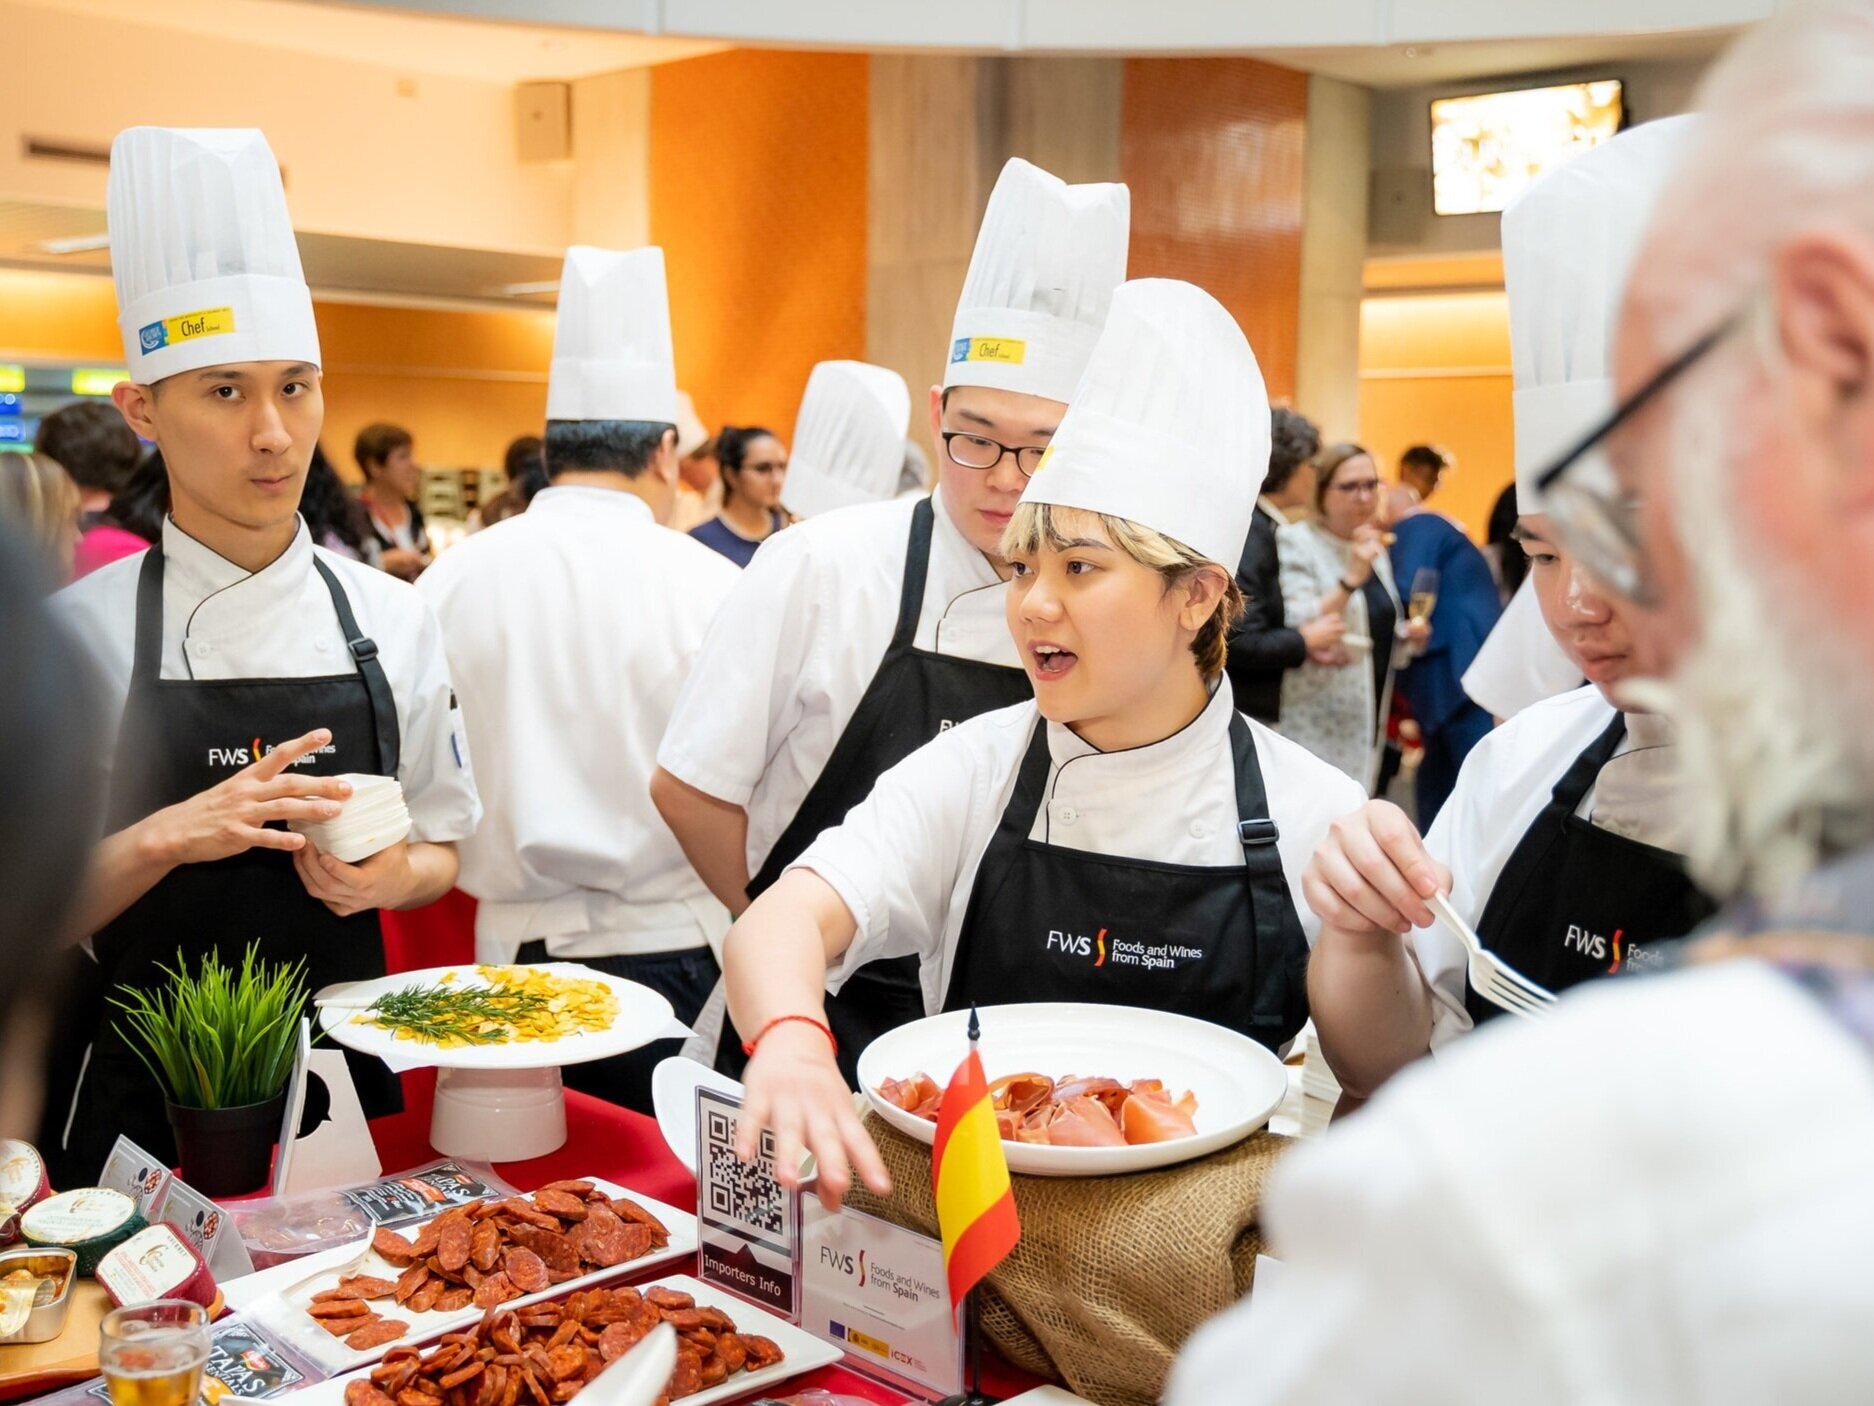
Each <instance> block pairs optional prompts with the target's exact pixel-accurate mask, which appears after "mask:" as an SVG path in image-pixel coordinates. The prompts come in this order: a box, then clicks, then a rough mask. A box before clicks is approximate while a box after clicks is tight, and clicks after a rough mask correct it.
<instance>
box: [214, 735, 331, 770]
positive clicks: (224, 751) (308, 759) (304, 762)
mask: <svg viewBox="0 0 1874 1406" xmlns="http://www.w3.org/2000/svg"><path fill="white" fill-rule="evenodd" d="M279 745H280V744H279V743H277V742H262V741H261V740H260V739H259V738H258V737H256V738H254V739H253V740H252V741H251V742H249V743H248V744H247V745H246V746H244V747H210V748H209V749H208V765H210V766H219V767H228V768H230V769H233V768H236V767H244V766H252V765H253V764H254V763H255V762H257V761H259V760H260V759H261V758H262V757H264V756H266V755H267V754H268V753H269V752H271V751H273V750H274V749H275V748H276V747H278V746H279ZM337 751H338V740H337V739H336V738H334V739H333V740H332V741H330V742H328V743H326V744H325V746H323V747H319V748H316V749H315V750H313V751H311V752H308V753H307V754H306V755H305V756H303V757H295V758H294V759H293V760H292V761H291V762H289V763H287V765H289V766H311V765H312V759H313V758H314V757H329V756H332V755H333V754H335V753H336V752H337Z"/></svg>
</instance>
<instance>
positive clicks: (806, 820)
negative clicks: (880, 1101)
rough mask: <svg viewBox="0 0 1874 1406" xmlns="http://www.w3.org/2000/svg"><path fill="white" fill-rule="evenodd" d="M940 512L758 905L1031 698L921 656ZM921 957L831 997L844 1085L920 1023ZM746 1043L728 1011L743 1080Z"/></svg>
mask: <svg viewBox="0 0 1874 1406" xmlns="http://www.w3.org/2000/svg"><path fill="white" fill-rule="evenodd" d="M936 518H937V513H936V507H935V505H934V504H933V503H932V502H931V500H930V499H929V498H925V499H923V500H921V501H920V502H919V503H918V505H917V507H916V508H915V509H914V510H913V511H912V514H911V538H910V546H909V549H908V550H907V552H906V554H905V563H904V582H903V585H902V587H901V589H900V592H899V598H898V624H897V628H896V629H895V630H894V631H893V633H892V637H891V644H890V645H889V646H888V647H887V648H886V650H885V657H884V658H883V659H881V660H880V661H879V666H878V671H877V672H876V673H875V674H873V675H872V682H871V683H870V684H868V685H867V686H866V690H865V694H864V696H863V697H861V698H860V700H859V706H858V708H857V709H855V710H854V712H853V715H852V717H851V719H850V720H849V721H848V722H847V724H846V727H845V730H844V731H843V732H841V733H840V735H839V741H838V742H837V743H836V744H835V745H834V747H833V754H832V756H830V757H828V758H827V762H826V766H825V768H824V769H823V770H822V771H821V772H820V775H819V778H818V779H817V780H816V781H815V782H814V783H813V787H812V789H811V790H809V791H808V792H807V795H806V799H804V800H803V801H802V802H801V803H800V809H799V810H798V811H796V812H795V814H794V818H793V820H792V821H791V822H790V823H789V824H788V827H787V828H786V829H785V830H783V831H782V832H781V837H780V838H779V839H778V840H776V841H775V842H774V848H773V849H772V850H770V851H769V852H768V858H767V861H766V862H765V863H763V865H762V866H761V872H760V873H758V874H756V875H755V877H754V878H753V879H752V880H751V881H750V883H749V885H748V894H749V897H751V898H755V897H759V896H760V895H761V894H762V893H763V892H765V891H766V890H767V889H768V888H769V887H770V886H771V885H773V883H774V882H775V880H777V879H779V878H780V877H781V874H782V871H783V870H785V869H786V868H787V866H788V865H790V864H792V863H793V862H794V861H795V860H796V859H798V858H800V856H801V855H802V854H803V853H805V852H806V849H807V847H808V846H809V845H811V844H812V843H813V842H814V841H815V840H816V839H818V838H819V836H820V834H821V832H822V831H825V830H830V829H832V828H833V827H834V826H835V825H838V824H839V823H840V822H841V821H842V820H844V819H845V818H846V812H847V811H849V810H851V809H852V808H853V807H854V806H856V805H858V804H859V802H860V801H863V800H864V799H865V798H866V797H867V796H869V795H870V794H871V793H872V787H873V785H874V784H875V783H876V782H877V781H878V779H879V777H880V776H882V775H883V774H884V773H885V772H887V771H889V770H890V769H891V768H892V767H894V766H896V765H897V764H898V763H899V762H901V761H903V760H904V759H905V758H906V757H908V756H910V755H911V754H912V753H913V752H915V751H916V750H917V749H918V748H919V747H922V746H923V745H924V744H925V743H926V742H929V741H930V740H931V739H932V738H934V737H936V736H937V734H938V733H940V732H943V731H946V730H947V729H949V728H951V727H954V726H955V725H956V724H957V723H960V722H965V721H967V720H968V719H970V718H973V717H976V716H977V715H978V714H981V713H988V712H993V711H994V710H995V709H997V708H1006V707H1009V706H1010V705H1012V704H1015V703H1020V702H1023V701H1025V700H1026V699H1028V698H1030V697H1032V696H1033V690H1032V689H1031V688H1030V687H1029V684H1028V675H1027V673H1026V672H1025V671H1024V670H1021V669H1011V668H1009V667H1008V666H1007V665H1005V664H986V663H984V662H982V661H981V660H978V659H960V658H957V657H956V656H954V655H949V654H936V653H933V652H932V651H930V650H926V649H918V648H916V647H915V646H914V644H913V641H914V640H915V639H916V637H917V622H918V614H919V612H920V611H922V609H923V607H924V578H925V576H926V575H927V574H928V569H929V566H930V546H931V532H932V528H933V527H934V525H935V523H936ZM917 970H918V964H917V959H916V958H915V957H897V958H891V959H888V960H886V961H882V962H871V963H868V964H867V965H865V966H863V967H861V968H860V969H859V970H858V971H856V972H854V973H853V975H852V977H851V979H850V980H848V981H847V982H846V984H845V986H844V988H843V989H842V990H841V991H840V993H839V994H838V995H837V996H828V997H827V1002H826V1016H827V1021H828V1023H829V1024H830V1025H831V1026H832V1027H833V1033H834V1035H835V1036H836V1037H837V1038H838V1040H839V1064H840V1068H841V1070H842V1071H843V1072H844V1073H845V1075H846V1078H847V1081H848V1082H850V1083H852V1084H853V1085H854V1086H855V1087H856V1086H857V1082H858V1071H857V1066H858V1060H859V1052H860V1051H861V1050H863V1049H864V1048H865V1047H866V1046H867V1045H868V1044H870V1043H871V1042H872V1041H873V1040H875V1039H877V1038H878V1037H879V1036H880V1035H883V1034H884V1033H885V1032H886V1031H887V1030H895V1029H897V1028H898V1027H899V1026H900V1025H903V1024H905V1023H906V1022H907V1021H912V1020H918V1019H921V1018H922V1017H923V1015H924V997H923V993H922V990H921V988H920V987H919V985H918V974H917ZM747 1063H748V1060H747V1057H746V1056H744V1055H743V1053H742V1036H741V1035H740V1034H738V1033H737V1032H736V1029H735V1023H734V1022H733V1021H732V1020H730V1019H729V1017H728V1014H727V1012H726V1011H725V1012H724V1014H723V1019H722V1039H721V1042H720V1043H719V1045H718V1047H717V1051H716V1067H717V1068H718V1069H720V1070H722V1071H723V1072H724V1073H727V1074H732V1075H734V1076H736V1077H738V1078H739V1077H740V1076H741V1073H742V1070H743V1069H744V1068H745V1067H746V1066H747Z"/></svg>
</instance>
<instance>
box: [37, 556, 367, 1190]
mask: <svg viewBox="0 0 1874 1406" xmlns="http://www.w3.org/2000/svg"><path fill="white" fill-rule="evenodd" d="M313 565H314V567H315V568H316V569H317V570H318V572H319V575H320V576H321V577H322V578H323V579H324V581H325V586H326V589H327V590H328V591H329V592H331V596H332V607H333V610H334V611H335V612H336V613H337V616H338V622H339V625H340V627H341V628H342V629H343V630H344V632H345V639H346V642H347V644H348V645H349V647H350V650H351V656H352V659H353V661H354V662H355V664H356V666H357V667H356V668H355V669H354V670H352V671H350V672H347V673H344V674H337V675H332V676H328V677H315V678H287V679H226V680H213V681H202V682H198V681H196V680H194V679H165V678H163V677H162V652H163V552H162V549H161V547H157V548H154V549H152V550H151V551H149V552H148V553H146V554H145V556H144V559H143V569H142V573H141V575H140V576H139V577H138V580H137V625H136V647H135V656H134V663H133V665H132V669H131V676H130V691H129V694H128V696H127V698H126V700H125V704H124V720H123V724H122V726H121V728H120V729H119V731H118V740H117V753H116V761H115V764H114V766H113V769H112V781H111V796H110V800H109V802H108V805H107V815H106V832H107V833H115V832H116V831H118V830H121V829H123V828H124V827H126V826H128V825H130V824H133V823H135V822H136V821H138V820H140V819H142V818H143V817H145V816H147V815H149V814H150V813H151V812H153V811H156V810H159V809H161V808H162V807H164V806H169V805H174V804H176V803H178V802H180V801H184V800H187V799H188V798H189V797H191V796H195V795H198V794H200V793H201V792H203V791H205V790H208V789H209V788H210V787H212V786H215V785H218V784H219V783H221V782H222V781H225V780H227V779H228V777H230V776H232V775H234V774H235V773H236V772H238V771H240V770H242V769H243V768H244V767H246V766H247V765H248V764H249V763H251V762H252V761H253V760H255V757H256V754H257V753H259V752H262V751H264V750H265V749H267V747H268V744H273V745H276V746H277V745H278V744H280V743H282V742H288V741H291V740H292V739H293V738H295V737H298V736H300V735H302V734H304V733H307V732H310V731H312V730H313V729H314V728H319V727H323V728H327V729H329V730H330V731H331V734H332V742H331V744H330V746H329V747H328V748H327V749H325V750H323V751H320V752H317V753H314V754H313V755H312V756H311V757H310V758H308V759H307V760H306V761H304V762H301V763H299V764H298V765H297V766H296V768H295V769H296V770H299V771H302V772H305V773H310V774H313V775H319V776H333V775H339V774H342V773H347V772H369V773H374V774H377V775H382V776H394V775H395V774H396V772H397V761H398V753H399V747H400V743H399V733H398V727H397V709H396V704H395V701H394V700H393V698H392V696H391V690H390V681H389V680H388V679H387V678H386V677H385V674H384V667H383V665H382V664H380V663H379V662H378V659H377V645H376V644H375V643H373V642H372V641H371V640H369V639H366V638H365V637H364V636H363V634H362V633H361V632H360V631H359V629H358V622H357V620H356V618H355V617H354V616H353V615H352V611H351V605H350V602H349V601H347V600H346V598H345V592H344V589H343V588H342V587H341V586H340V585H339V582H338V578H337V577H336V576H335V575H334V574H333V573H332V570H331V568H329V567H328V566H327V565H326V564H325V563H324V562H322V561H319V560H318V559H317V558H316V557H315V558H314V561H313ZM279 624H280V627H281V628H287V629H290V628H293V622H290V621H281V622H279ZM255 938H258V939H259V941H260V946H259V951H260V955H261V956H262V957H264V958H266V959H268V960H270V961H275V962H279V961H292V960H294V959H297V958H304V959H305V962H306V984H307V990H308V991H309V992H312V991H317V990H318V989H319V988H320V987H321V986H324V985H326V984H327V983H329V982H335V981H355V980H361V979H364V978H368V977H374V976H382V975H383V974H384V942H383V937H382V934H381V932H380V931H379V928H378V919H377V913H376V911H375V910H373V911H368V912H364V913H357V914H354V915H352V916H351V917H349V918H340V917H338V916H336V915H335V914H334V913H333V912H332V911H331V910H330V909H329V908H327V907H326V906H325V905H324V904H323V903H321V902H320V901H319V900H318V899H316V898H314V897H313V896H312V895H311V894H309V893H308V892H306V888H305V885H304V884H302V883H301V882H300V879H299V875H298V874H297V873H296V872H295V871H294V869H293V857H292V855H291V854H289V853H287V852H286V851H284V850H271V849H250V850H248V851H246V852H245V853H243V854H237V855H232V856H230V857H229V858H227V859H221V860H216V861H215V862H213V863H209V864H185V865H180V866H178V867H177V868H175V869H173V870H171V871H170V872H169V874H168V875H167V876H166V877H165V878H163V879H162V880H161V881H160V882H159V883H158V884H157V885H156V886H155V887H154V888H152V889H151V890H150V891H149V892H148V893H146V894H144V895H143V897H141V898H139V899H138V900H137V901H136V902H135V903H133V904H131V906H130V907H129V908H127V909H125V910H124V912H123V913H121V914H120V915H119V916H118V917H117V918H115V919H114V920H113V921H112V922H110V923H109V924H107V925H106V926H105V927H103V928H102V929H100V930H99V931H98V932H97V934H96V935H95V936H94V937H93V938H92V951H93V952H94V954H95V955H96V958H97V960H96V963H95V964H94V967H93V974H92V976H91V991H90V993H89V997H90V1008H91V1011H92V1017H91V1023H90V1024H89V1025H88V1026H87V1027H85V1028H86V1029H88V1030H91V1031H94V1032H95V1037H94V1038H93V1040H92V1044H91V1056H90V1063H89V1066H88V1067H87V1068H86V1069H85V1072H84V1075H83V1079H82V1083H81V1085H80V1087H79V1089H78V1092H77V1105H76V1108H75V1109H70V1112H71V1133H70V1137H69V1139H68V1140H66V1141H65V1142H64V1146H63V1148H62V1150H61V1152H60V1154H59V1157H58V1160H59V1162H60V1164H61V1165H62V1166H64V1167H66V1168H69V1169H73V1170H74V1171H75V1172H76V1173H77V1174H78V1175H80V1176H81V1177H89V1178H91V1179H95V1178H96V1176H97V1175H98V1173H99V1172H100V1171H101V1170H102V1168H103V1164H104V1159H105V1156H106V1155H107V1154H108V1153H109V1151H110V1147H111V1144H112V1142H114V1141H115V1140H116V1138H117V1135H118V1134H119V1133H125V1134H128V1135H129V1136H130V1137H131V1138H133V1139H134V1140H135V1141H136V1142H137V1143H139V1144H140V1145H141V1146H143V1147H144V1148H145V1149H146V1150H148V1151H149V1152H150V1153H152V1154H153V1155H155V1156H156V1157H158V1158H160V1159H162V1160H163V1161H164V1163H165V1165H171V1164H173V1162H174V1160H175V1143H174V1140H173V1138H172V1136H171V1133H170V1129H169V1122H168V1117H167V1115H166V1112H165V1108H164V1100H163V1095H162V1091H161V1089H160V1087H159V1086H158V1085H157V1083H156V1080H155V1079H154V1078H153V1077H152V1075H151V1074H150V1073H149V1071H148V1070H147V1069H146V1068H145V1067H144V1065H143V1062H142V1061H141V1060H140V1059H139V1058H138V1057H137V1054H136V1051H135V1050H134V1049H133V1048H132V1047H131V1046H130V1045H129V1044H128V1043H127V1041H126V1038H125V1033H124V1030H123V1027H122V1023H121V1013H120V1012H118V1011H117V1009H116V1008H115V1007H114V1006H112V1005H111V1004H110V1003H109V997H110V994H111V991H112V988H114V987H115V986H117V985H119V984H123V985H128V986H135V987H140V988H145V989H147V988H151V987H155V986H157V985H159V984H161V983H162V982H163V981H164V980H165V978H164V976H163V974H162V973H161V972H160V971H159V970H158V969H157V967H158V964H159V963H160V964H163V965H168V966H173V965H174V964H175V962H176V954H177V950H178V948H179V949H181V952H182V954H183V956H184V958H185V959H187V960H188V961H189V962H190V963H191V964H193V963H194V962H196V961H198V960H199V959H200V958H201V957H202V956H204V955H206V954H207V953H208V952H210V951H215V952H219V953H220V955H221V958H222V960H223V961H225V962H230V963H235V964H238V963H239V961H240V959H241V956H242V954H243V952H244V951H245V950H246V947H247V944H248V943H249V942H250V941H251V940H253V939H255ZM80 999H81V1000H82V999H83V997H82V996H81V998H80ZM346 1059H347V1062H348V1063H349V1064H350V1066H351V1073H352V1078H353V1080H354V1081H355V1082H356V1083H357V1085H358V1093H359V1096H360V1098H361V1099H362V1100H363V1103H364V1111H365V1113H366V1114H367V1115H370V1116H375V1115H377V1114H381V1113H386V1112H392V1111H395V1110H396V1109H397V1108H399V1107H401V1098H400V1095H399V1092H398V1084H397V1080H396V1078H395V1076H393V1075H392V1074H391V1073H390V1071H389V1070H388V1069H386V1068H385V1066H384V1064H383V1062H382V1061H381V1060H377V1059H370V1058H365V1057H356V1058H354V1057H353V1056H352V1055H351V1053H350V1052H349V1051H347V1054H346ZM68 1108H70V1104H69V1101H66V1100H61V1101H59V1102H58V1103H57V1104H55V1105H53V1106H52V1107H51V1108H49V1109H48V1115H47V1116H48V1119H49V1120H54V1119H55V1120H57V1122H56V1124H55V1125H54V1126H53V1127H52V1128H51V1129H50V1130H49V1131H51V1132H53V1133H54V1134H62V1133H63V1130H64V1129H63V1125H64V1121H65V1119H66V1116H67V1112H68ZM42 1136H44V1134H42ZM52 1145H53V1146H54V1147H57V1146H59V1142H58V1138H57V1137H56V1136H55V1137H54V1138H53V1139H52ZM77 1184H79V1185H85V1184H88V1182H86V1181H80V1182H78V1183H77Z"/></svg>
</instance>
